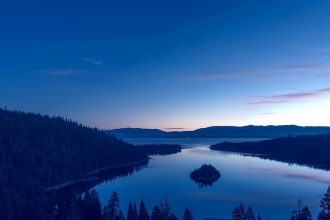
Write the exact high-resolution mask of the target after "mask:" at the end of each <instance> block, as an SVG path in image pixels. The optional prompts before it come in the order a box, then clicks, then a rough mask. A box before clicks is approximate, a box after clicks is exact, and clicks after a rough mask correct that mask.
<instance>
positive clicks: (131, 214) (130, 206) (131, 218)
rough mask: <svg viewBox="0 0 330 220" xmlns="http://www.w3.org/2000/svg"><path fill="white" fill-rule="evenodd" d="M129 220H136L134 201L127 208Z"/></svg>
mask: <svg viewBox="0 0 330 220" xmlns="http://www.w3.org/2000/svg"><path fill="white" fill-rule="evenodd" d="M127 220H134V213H133V205H132V202H130V203H129V205H128V209H127Z"/></svg>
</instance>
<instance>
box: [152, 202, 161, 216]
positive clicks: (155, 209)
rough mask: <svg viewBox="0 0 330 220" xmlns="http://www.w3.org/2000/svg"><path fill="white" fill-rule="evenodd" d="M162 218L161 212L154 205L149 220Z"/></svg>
mask: <svg viewBox="0 0 330 220" xmlns="http://www.w3.org/2000/svg"><path fill="white" fill-rule="evenodd" d="M161 217H162V211H161V210H160V208H159V206H158V205H155V206H154V208H153V209H152V213H151V220H160V219H161Z"/></svg>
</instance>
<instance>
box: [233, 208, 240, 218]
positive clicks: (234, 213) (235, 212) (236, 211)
mask: <svg viewBox="0 0 330 220" xmlns="http://www.w3.org/2000/svg"><path fill="white" fill-rule="evenodd" d="M232 217H233V220H241V219H240V216H239V214H238V208H234V210H233V212H232Z"/></svg>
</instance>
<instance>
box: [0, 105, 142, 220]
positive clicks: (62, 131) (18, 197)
mask: <svg viewBox="0 0 330 220" xmlns="http://www.w3.org/2000/svg"><path fill="white" fill-rule="evenodd" d="M147 158H148V155H147V153H146V152H145V151H143V150H141V149H140V148H136V147H135V146H133V145H130V144H127V143H125V142H123V141H121V140H118V139H117V138H115V137H114V136H109V135H106V134H105V133H104V132H103V131H100V130H97V129H91V128H88V127H85V126H83V125H80V124H78V123H76V122H72V121H70V120H65V119H63V118H60V117H49V116H42V115H38V114H32V113H23V112H17V111H7V110H3V109H0V198H1V202H0V219H22V218H23V217H24V219H34V218H35V214H36V213H35V211H36V210H38V208H40V206H41V205H42V203H43V201H42V195H43V193H44V190H45V188H46V187H49V186H54V185H57V184H60V183H63V182H65V181H69V180H73V179H75V178H78V177H81V176H83V175H84V174H86V173H88V172H92V171H93V170H95V169H98V168H102V167H107V166H112V165H118V164H121V163H130V162H133V161H137V160H142V159H146V160H147ZM21 217H22V218H21Z"/></svg>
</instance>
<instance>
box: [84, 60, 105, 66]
mask: <svg viewBox="0 0 330 220" xmlns="http://www.w3.org/2000/svg"><path fill="white" fill-rule="evenodd" d="M82 60H83V61H85V62H88V63H90V64H93V65H97V66H101V65H103V62H102V61H100V60H96V59H91V58H83V59H82Z"/></svg>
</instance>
